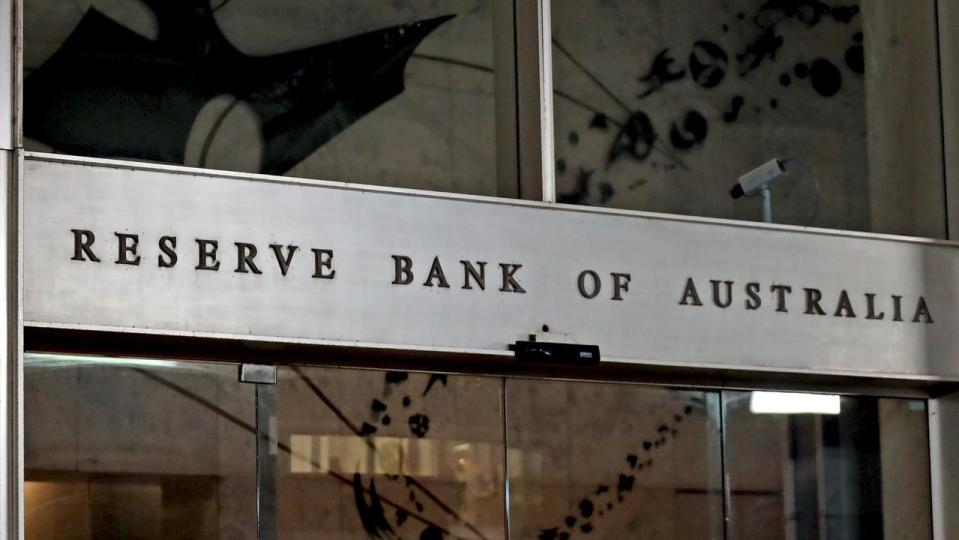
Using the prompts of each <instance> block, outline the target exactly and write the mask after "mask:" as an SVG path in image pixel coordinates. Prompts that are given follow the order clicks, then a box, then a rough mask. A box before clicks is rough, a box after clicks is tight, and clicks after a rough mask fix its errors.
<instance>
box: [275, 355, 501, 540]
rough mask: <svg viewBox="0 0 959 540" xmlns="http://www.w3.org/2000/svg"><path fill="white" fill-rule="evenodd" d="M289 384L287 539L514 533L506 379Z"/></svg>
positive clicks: (378, 374)
mask: <svg viewBox="0 0 959 540" xmlns="http://www.w3.org/2000/svg"><path fill="white" fill-rule="evenodd" d="M278 379H279V380H278V383H277V397H276V401H277V403H276V419H277V433H278V446H279V447H280V450H281V451H280V452H279V456H278V457H279V459H278V460H277V472H276V477H277V495H276V496H277V507H278V509H279V510H278V512H279V516H278V520H277V523H278V525H277V527H278V532H279V536H280V537H281V538H366V537H369V538H379V537H392V536H393V535H395V536H397V537H403V538H423V539H439V538H487V539H495V538H504V531H503V524H504V521H505V520H504V517H503V516H504V508H505V503H504V479H503V461H504V457H503V427H502V421H503V409H502V405H501V393H502V380H501V379H496V378H479V377H465V376H447V375H439V374H422V373H409V372H399V371H393V372H382V371H360V370H348V369H328V368H314V367H292V368H281V369H280V370H279V373H278ZM285 449H286V450H285Z"/></svg>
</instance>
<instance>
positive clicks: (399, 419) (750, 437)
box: [24, 354, 931, 540]
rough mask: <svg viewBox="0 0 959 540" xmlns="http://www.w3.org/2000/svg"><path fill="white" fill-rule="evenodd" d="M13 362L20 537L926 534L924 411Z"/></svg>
mask: <svg viewBox="0 0 959 540" xmlns="http://www.w3.org/2000/svg"><path fill="white" fill-rule="evenodd" d="M238 372H239V366H238V365H236V364H223V363H204V362H186V361H169V360H147V359H133V358H103V357H93V356H65V355H52V354H27V355H26V362H25V383H24V391H25V419H26V422H25V435H26V436H25V443H26V444H25V447H26V448H25V462H26V472H25V496H24V499H25V517H26V537H27V538H28V539H30V540H34V539H45V538H63V537H64V535H65V534H66V535H67V536H69V537H71V538H79V539H110V538H124V539H127V538H137V539H139V538H143V539H169V538H174V539H179V538H183V539H187V538H189V539H197V538H199V539H234V538H240V539H243V538H248V539H254V538H257V539H264V540H270V539H275V538H280V539H293V540H299V539H306V538H332V539H366V538H384V539H385V538H406V539H414V540H415V539H420V540H438V539H453V538H458V539H466V540H471V539H477V540H487V539H488V540H493V539H503V538H522V539H528V538H529V539H539V540H569V539H573V538H599V539H622V538H661V539H677V540H679V539H687V538H714V539H752V538H762V539H783V540H793V539H797V540H799V539H825V538H828V539H834V538H839V539H854V538H869V539H875V538H889V539H902V538H905V539H919V538H931V518H930V508H931V502H930V478H929V452H928V426H927V417H926V414H927V411H926V403H925V401H922V400H908V399H892V398H879V397H869V396H855V397H853V396H839V395H822V394H787V393H774V392H760V391H723V390H703V389H699V390H693V389H677V388H667V387H662V386H650V385H643V384H634V383H628V384H627V383H606V382H602V383H601V382H587V381H559V380H548V379H542V378H516V377H495V376H492V377H491V376H470V375H448V374H441V373H419V372H410V371H383V370H367V369H344V368H329V367H306V366H283V367H279V368H277V370H276V382H275V384H247V383H242V382H239V375H238Z"/></svg>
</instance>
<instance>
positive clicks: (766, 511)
mask: <svg viewBox="0 0 959 540" xmlns="http://www.w3.org/2000/svg"><path fill="white" fill-rule="evenodd" d="M756 394H760V393H758V392H724V393H723V403H724V409H725V417H724V422H725V445H726V453H725V455H726V472H727V482H728V485H727V490H728V491H727V493H728V497H729V503H728V505H729V506H728V507H729V529H728V534H729V536H728V537H729V538H768V539H776V538H782V539H791V538H796V539H806V538H809V539H818V538H876V539H881V538H895V539H902V538H909V539H912V538H916V539H918V538H926V539H927V538H930V537H931V534H932V533H931V523H930V499H929V494H930V484H929V454H928V450H927V449H928V427H927V422H926V407H925V403H924V402H921V401H909V400H900V399H884V398H870V397H842V398H839V397H838V396H815V397H811V396H809V395H802V394H799V395H797V394H780V396H781V398H780V403H779V404H778V407H765V406H764V407H760V408H759V409H757V407H756V403H757V399H756V397H757V396H756ZM833 397H835V398H836V402H837V404H838V405H839V407H838V409H833V410H829V411H826V412H825V413H823V410H822V408H821V407H820V406H821V405H822V403H823V402H824V399H823V398H827V401H832V398H833ZM759 401H760V402H767V403H768V398H766V397H763V398H761V399H760V400H759ZM776 408H779V409H780V410H781V409H784V408H792V409H793V410H794V411H796V412H794V413H791V414H783V413H781V412H779V413H777V412H775V411H773V409H776ZM803 409H807V410H805V411H804V412H801V411H803ZM770 411H772V412H770Z"/></svg>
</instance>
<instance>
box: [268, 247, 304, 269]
mask: <svg viewBox="0 0 959 540" xmlns="http://www.w3.org/2000/svg"><path fill="white" fill-rule="evenodd" d="M270 249H271V250H273V256H274V257H276V263H277V264H278V265H280V274H282V275H283V276H284V277H286V273H287V272H289V271H290V263H292V262H293V254H294V253H296V250H297V249H299V247H297V246H294V245H292V244H291V245H289V246H286V255H283V246H281V245H280V244H270Z"/></svg>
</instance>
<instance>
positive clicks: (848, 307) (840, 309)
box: [833, 290, 856, 319]
mask: <svg viewBox="0 0 959 540" xmlns="http://www.w3.org/2000/svg"><path fill="white" fill-rule="evenodd" d="M833 317H849V318H852V319H855V318H856V312H855V311H853V310H852V302H850V301H849V294H847V293H846V291H845V290H843V291H842V292H840V293H839V302H837V303H836V312H835V313H833Z"/></svg>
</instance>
